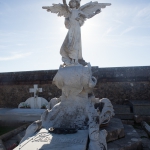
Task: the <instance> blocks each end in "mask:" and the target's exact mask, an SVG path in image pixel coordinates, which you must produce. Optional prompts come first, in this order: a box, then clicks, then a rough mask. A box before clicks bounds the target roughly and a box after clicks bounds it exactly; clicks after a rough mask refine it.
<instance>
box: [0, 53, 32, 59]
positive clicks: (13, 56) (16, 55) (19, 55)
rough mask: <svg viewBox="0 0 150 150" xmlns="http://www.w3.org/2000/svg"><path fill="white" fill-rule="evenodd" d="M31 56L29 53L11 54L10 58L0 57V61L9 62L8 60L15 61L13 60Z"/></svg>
mask: <svg viewBox="0 0 150 150" xmlns="http://www.w3.org/2000/svg"><path fill="white" fill-rule="evenodd" d="M29 55H31V52H29V53H22V54H12V55H11V56H7V57H0V61H9V60H15V59H20V58H23V57H26V56H29Z"/></svg>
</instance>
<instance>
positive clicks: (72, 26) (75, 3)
mask: <svg viewBox="0 0 150 150" xmlns="http://www.w3.org/2000/svg"><path fill="white" fill-rule="evenodd" d="M80 1H81V0H70V1H69V5H67V3H66V0H63V4H53V6H44V7H42V8H43V9H47V11H48V12H52V13H56V14H58V16H64V17H65V26H66V28H67V29H68V30H69V31H68V33H67V35H66V38H65V40H64V42H63V44H62V46H61V49H60V54H61V56H62V61H63V62H64V64H65V65H67V66H69V65H78V64H79V62H78V60H83V57H82V44H81V30H80V27H81V26H82V25H83V24H84V22H85V20H86V19H90V18H92V17H93V16H95V15H96V14H99V13H100V12H101V8H105V7H106V6H110V5H111V4H109V3H98V2H89V3H87V4H85V5H83V6H81V7H80Z"/></svg>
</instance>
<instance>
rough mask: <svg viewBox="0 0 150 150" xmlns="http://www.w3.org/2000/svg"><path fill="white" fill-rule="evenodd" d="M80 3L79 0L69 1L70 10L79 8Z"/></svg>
mask: <svg viewBox="0 0 150 150" xmlns="http://www.w3.org/2000/svg"><path fill="white" fill-rule="evenodd" d="M80 1H81V0H70V2H69V6H70V8H76V9H78V8H79V7H80Z"/></svg>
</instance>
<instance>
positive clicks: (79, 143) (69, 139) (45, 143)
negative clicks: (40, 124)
mask: <svg viewBox="0 0 150 150" xmlns="http://www.w3.org/2000/svg"><path fill="white" fill-rule="evenodd" d="M87 142H88V131H87V130H79V131H78V132H77V133H75V134H66V135H64V134H52V133H49V132H48V130H46V129H41V130H40V131H38V132H36V133H34V134H33V135H32V137H28V139H26V140H25V141H23V142H22V143H20V144H19V145H18V147H16V148H15V149H14V150H20V149H21V150H29V149H32V150H37V149H43V150H48V149H50V150H64V149H65V150H86V146H87Z"/></svg>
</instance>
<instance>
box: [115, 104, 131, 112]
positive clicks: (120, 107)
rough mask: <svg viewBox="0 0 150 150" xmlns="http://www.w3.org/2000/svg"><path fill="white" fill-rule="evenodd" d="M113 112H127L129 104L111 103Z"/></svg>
mask: <svg viewBox="0 0 150 150" xmlns="http://www.w3.org/2000/svg"><path fill="white" fill-rule="evenodd" d="M113 107H114V110H115V114H129V113H130V106H128V105H113Z"/></svg>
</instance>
